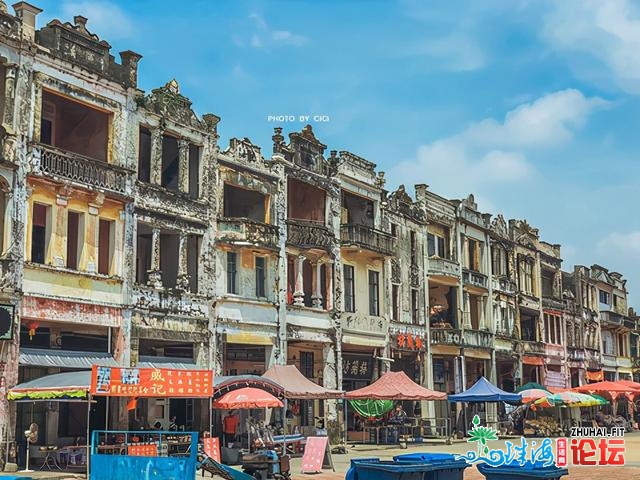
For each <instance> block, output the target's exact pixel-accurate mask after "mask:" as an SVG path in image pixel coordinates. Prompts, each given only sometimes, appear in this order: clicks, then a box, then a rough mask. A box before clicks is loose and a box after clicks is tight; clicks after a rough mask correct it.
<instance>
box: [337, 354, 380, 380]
mask: <svg viewBox="0 0 640 480" xmlns="http://www.w3.org/2000/svg"><path fill="white" fill-rule="evenodd" d="M372 375H373V359H372V358H371V356H368V355H348V354H344V355H343V356H342V378H345V379H350V380H371V377H372Z"/></svg>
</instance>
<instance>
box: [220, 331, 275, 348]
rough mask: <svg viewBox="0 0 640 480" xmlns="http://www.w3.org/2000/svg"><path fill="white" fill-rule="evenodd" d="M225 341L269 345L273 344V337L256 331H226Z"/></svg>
mask: <svg viewBox="0 0 640 480" xmlns="http://www.w3.org/2000/svg"><path fill="white" fill-rule="evenodd" d="M227 343H239V344H241V345H265V346H271V345H273V339H272V338H271V337H267V336H265V335H258V334H256V333H227Z"/></svg>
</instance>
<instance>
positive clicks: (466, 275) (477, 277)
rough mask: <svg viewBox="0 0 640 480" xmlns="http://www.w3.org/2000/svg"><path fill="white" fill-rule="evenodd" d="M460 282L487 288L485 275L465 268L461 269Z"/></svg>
mask: <svg viewBox="0 0 640 480" xmlns="http://www.w3.org/2000/svg"><path fill="white" fill-rule="evenodd" d="M462 282H463V283H464V284H465V285H468V286H471V287H478V288H483V289H485V290H486V289H487V276H486V275H484V274H482V273H480V272H474V271H472V270H468V269H466V268H463V269H462Z"/></svg>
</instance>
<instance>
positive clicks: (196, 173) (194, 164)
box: [189, 144, 200, 198]
mask: <svg viewBox="0 0 640 480" xmlns="http://www.w3.org/2000/svg"><path fill="white" fill-rule="evenodd" d="M189 196H190V197H191V198H199V197H200V147H199V146H198V145H192V144H189Z"/></svg>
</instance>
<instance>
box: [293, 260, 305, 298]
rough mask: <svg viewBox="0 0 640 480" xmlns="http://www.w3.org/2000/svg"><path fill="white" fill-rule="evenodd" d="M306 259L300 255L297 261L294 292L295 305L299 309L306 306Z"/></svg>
mask: <svg viewBox="0 0 640 480" xmlns="http://www.w3.org/2000/svg"><path fill="white" fill-rule="evenodd" d="M305 259H306V257H304V256H303V255H299V256H298V257H297V258H296V261H295V274H296V286H295V291H294V292H293V304H294V305H297V306H299V307H303V306H304V275H303V272H304V270H303V268H304V261H305Z"/></svg>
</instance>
